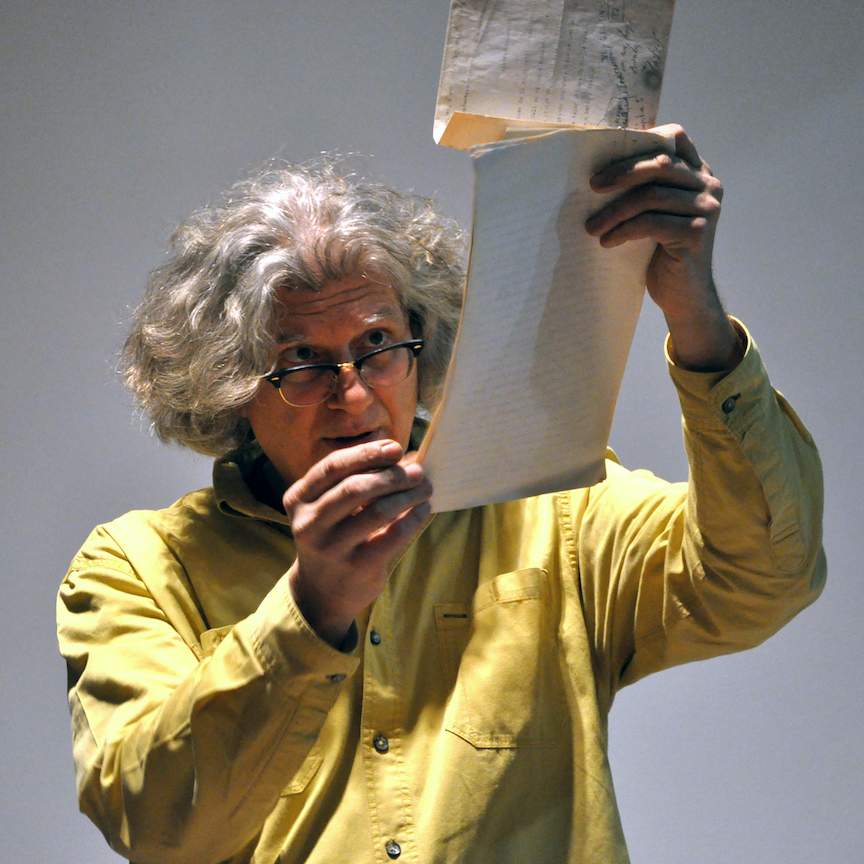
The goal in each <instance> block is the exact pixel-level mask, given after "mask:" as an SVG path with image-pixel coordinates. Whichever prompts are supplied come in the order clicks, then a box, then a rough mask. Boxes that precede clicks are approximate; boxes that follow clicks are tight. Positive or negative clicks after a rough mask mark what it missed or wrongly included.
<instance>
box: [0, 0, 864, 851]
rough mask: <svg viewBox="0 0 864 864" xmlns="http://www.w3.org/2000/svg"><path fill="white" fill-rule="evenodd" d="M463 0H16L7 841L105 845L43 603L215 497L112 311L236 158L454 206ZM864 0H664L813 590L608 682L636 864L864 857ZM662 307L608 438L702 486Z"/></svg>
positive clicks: (2, 214) (8, 145) (6, 62)
mask: <svg viewBox="0 0 864 864" xmlns="http://www.w3.org/2000/svg"><path fill="white" fill-rule="evenodd" d="M447 13H448V2H447V0H317V2H312V0H306V2H290V0H280V2H275V0H249V2H236V0H234V2H232V0H211V2H200V0H198V2H179V0H177V2H171V0H147V2H141V3H122V2H114V3H111V2H107V0H102V2H99V0H65V2H48V0H35V2H34V0H26V2H25V0H5V2H4V3H3V4H2V5H0V40H2V42H0V69H2V73H0V74H2V92H0V177H2V196H0V220H2V228H0V236H2V249H3V251H2V255H0V286H2V288H0V290H2V297H0V303H2V305H0V309H2V313H0V334H2V336H0V351H2V375H0V393H2V396H0V400H2V401H0V405H2V434H3V449H2V460H0V472H2V473H0V476H2V483H3V486H2V488H3V495H2V502H0V507H2V520H0V524H2V526H3V527H2V530H3V540H2V562H3V563H2V602H0V616H2V626H0V657H2V658H3V662H2V664H0V705H2V710H0V747H2V753H0V758H2V765H0V770H2V773H0V776H2V778H3V779H2V783H0V802H2V804H0V858H2V860H4V861H9V862H18V861H21V862H24V861H26V862H50V864H81V862H90V864H97V862H106V864H107V862H110V861H113V860H116V859H115V856H114V855H113V853H111V852H110V851H109V850H108V849H107V847H106V846H105V845H104V843H103V841H102V839H101V837H100V836H99V835H98V832H97V831H96V830H95V829H94V828H93V827H92V826H90V825H89V823H87V821H86V820H85V819H84V817H82V816H79V815H78V814H77V812H76V809H77V808H76V804H75V796H74V784H73V773H72V765H71V755H70V749H69V731H68V721H67V712H66V706H65V700H64V672H63V667H62V664H61V661H60V659H59V657H58V656H57V655H56V647H55V641H54V635H53V598H54V594H55V591H56V587H57V584H58V582H59V580H60V579H61V578H62V575H63V573H64V572H65V568H66V566H67V564H68V561H69V560H70V559H71V557H72V555H73V554H74V553H75V550H76V549H77V548H78V546H79V545H80V544H81V542H82V541H83V540H84V538H85V537H86V535H87V533H88V532H89V530H90V529H91V528H92V527H93V526H94V525H95V524H96V523H98V522H100V521H104V520H108V519H110V518H112V517H113V516H116V515H118V514H120V513H122V512H124V511H126V510H128V509H132V508H136V507H158V506H163V505H166V504H168V503H170V502H171V501H173V500H174V499H176V498H177V497H179V496H180V495H181V494H183V493H184V492H186V491H188V490H189V489H190V488H194V487H199V486H202V485H206V484H207V482H208V473H209V466H208V464H207V463H206V462H205V460H203V459H200V458H198V457H196V456H194V455H191V454H186V453H183V452H180V451H178V450H175V449H170V448H166V447H163V446H161V445H159V444H158V443H157V442H156V441H155V440H153V439H152V438H150V437H149V436H148V433H147V430H146V426H145V425H144V424H143V423H141V422H140V421H139V420H134V419H130V416H131V414H130V406H129V402H128V400H127V398H126V397H125V395H124V394H123V392H122V389H121V387H120V385H119V383H118V381H117V380H116V376H115V374H114V373H113V371H112V366H113V363H114V358H115V352H116V350H117V348H118V346H119V344H120V342H121V340H122V336H123V327H122V325H121V323H120V322H122V320H123V319H124V318H125V317H127V316H128V314H129V310H130V308H132V307H133V306H134V305H135V304H136V302H137V300H138V298H139V296H140V293H141V289H142V285H143V283H144V281H145V278H146V276H147V273H148V271H149V270H150V269H151V268H152V267H153V266H155V265H156V264H158V263H159V261H160V260H161V256H162V254H163V251H164V248H165V244H166V239H167V236H168V234H169V232H170V230H171V228H172V226H173V225H174V224H175V223H176V222H177V221H178V220H179V219H181V218H182V217H183V216H184V215H186V214H187V213H188V212H189V211H190V210H191V209H193V208H195V207H197V206H199V205H201V204H203V203H204V202H206V201H207V200H208V197H210V196H214V195H215V193H216V192H218V191H219V190H220V189H221V188H223V187H224V186H226V185H227V184H228V183H230V182H231V181H233V180H234V179H236V178H237V177H238V176H239V175H241V174H243V173H244V172H245V171H246V170H247V169H248V168H249V167H251V166H254V165H256V164H258V163H260V162H261V161H263V160H265V159H267V158H269V157H272V156H284V157H286V158H290V159H292V160H303V159H307V158H310V157H312V156H315V155H316V154H317V153H319V152H320V151H322V150H328V151H334V150H336V151H339V152H342V153H348V152H357V153H360V154H364V156H363V160H362V162H363V164H364V165H365V166H366V167H365V168H364V170H365V171H366V172H367V173H368V174H369V175H371V176H373V177H375V178H377V179H383V180H385V181H388V182H390V183H392V184H394V185H396V186H400V187H413V188H414V189H416V190H418V191H420V192H423V193H425V194H434V195H435V196H436V198H437V200H438V202H439V204H440V206H441V207H442V209H444V210H445V211H446V212H448V213H450V214H451V215H453V216H455V217H457V218H458V219H460V220H461V221H462V222H463V223H464V224H467V223H468V221H469V214H470V204H471V178H470V171H469V166H468V161H467V157H466V156H465V155H464V154H461V153H457V152H454V151H449V150H445V149H442V148H437V147H435V146H434V145H433V143H432V140H431V126H432V113H433V107H434V100H435V92H436V87H437V80H438V72H439V65H440V58H441V51H442V47H443V40H444V31H445V26H446V21H447ZM862 32H864V6H862V4H860V3H859V2H858V0H821V2H819V3H816V2H812V0H752V2H746V0H726V2H723V3H719V2H714V0H712V2H709V0H679V2H678V9H677V11H676V16H675V23H674V26H673V32H672V41H671V47H670V51H669V58H668V64H667V76H666V82H665V85H664V95H663V104H662V106H661V115H662V116H661V119H662V120H663V121H668V120H671V119H673V118H674V119H676V120H678V121H680V122H682V123H683V124H684V125H685V126H686V127H687V128H688V130H689V131H690V132H691V134H692V135H693V137H694V138H695V140H696V142H697V144H698V146H699V147H700V149H701V151H702V152H703V154H704V155H705V157H706V158H707V159H708V161H709V162H710V163H711V165H712V167H713V168H714V170H715V173H716V174H717V175H718V176H720V177H721V178H722V179H723V180H724V182H725V184H726V200H725V202H724V215H723V218H722V220H721V228H720V234H719V237H718V242H717V265H716V269H717V277H718V281H719V283H720V285H721V288H722V291H723V294H724V296H725V298H726V301H727V303H728V306H729V308H730V310H731V311H733V312H735V313H736V314H738V315H739V316H740V317H741V318H743V319H744V320H745V321H746V322H747V324H748V325H749V327H750V328H751V330H752V332H753V334H754V336H755V338H756V339H757V341H758V342H759V345H760V347H761V349H762V351H763V353H764V355H765V358H766V362H767V364H768V366H769V369H770V370H771V371H772V373H773V379H774V383H775V386H777V387H778V388H780V389H782V390H783V391H784V392H785V393H786V395H787V396H788V397H789V398H790V399H791V400H792V402H793V404H794V405H795V406H796V407H797V409H798V410H799V413H800V414H801V415H802V417H803V418H804V419H805V421H806V422H807V423H808V425H809V426H810V428H811V430H812V431H813V432H814V434H815V436H816V439H817V441H818V443H819V445H820V448H821V452H822V455H823V460H824V465H825V473H826V485H827V511H826V539H825V542H826V547H827V551H828V557H829V562H830V578H829V582H828V586H827V588H826V590H825V594H824V596H823V599H822V600H821V601H820V602H819V603H818V604H817V605H816V606H815V607H813V608H811V609H810V610H808V611H807V612H805V613H804V614H802V615H801V616H800V618H798V619H797V620H795V621H794V622H793V623H792V624H790V625H789V627H788V628H786V630H785V631H783V632H782V633H781V634H780V635H779V636H777V637H776V638H775V639H773V640H772V641H771V642H769V643H768V644H766V645H765V646H763V647H761V648H759V649H756V650H755V651H752V652H749V653H746V654H742V655H738V656H735V657H730V658H724V659H720V660H716V661H712V662H710V663H707V664H702V665H698V666H693V667H689V668H682V669H679V670H675V671H672V672H668V673H666V674H664V675H660V676H656V677H655V678H654V679H649V680H648V681H645V682H642V683H640V684H638V685H637V686H635V687H633V688H631V689H629V690H625V691H623V692H622V693H621V695H620V697H619V700H618V702H617V703H616V706H615V709H614V711H613V715H612V728H611V732H610V734H611V742H612V743H611V759H612V762H613V767H614V770H615V772H616V778H617V788H618V793H619V798H620V803H621V810H622V814H623V820H624V826H625V830H626V832H627V835H628V838H629V842H630V847H631V852H632V857H633V860H634V862H660V861H662V862H665V864H677V862H681V864H684V862H688V864H689V862H692V861H694V860H695V861H702V862H709V864H714V862H716V864H720V862H724V864H725V862H728V864H741V862H758V864H770V862H783V864H796V862H801V864H803V862H807V864H812V862H857V861H862V860H864V817H862V815H861V800H862V793H864V783H862V777H864V765H862V760H864V757H862V752H864V747H862V744H864V741H862V732H861V722H862V721H861V718H862V715H864V698H862V693H864V687H862V683H861V672H862V661H864V644H862V636H861V628H860V626H859V620H860V617H861V606H862V601H864V592H862V588H861V584H860V571H861V563H860V558H861V553H860V551H859V546H860V542H861V535H862V533H864V525H862V505H861V495H860V489H861V486H862V480H864V477H862V461H861V444H860V439H861V429H862V426H864V417H862V413H864V411H862V409H864V398H862V391H864V375H862V359H864V357H862V347H861V346H862V340H861V330H862V326H864V302H862V290H861V274H862V269H864V267H862V265H864V260H862V237H861V233H862V232H861V216H860V213H861V202H862V200H864V197H862V192H864V190H862V185H864V184H862V169H861V164H862V161H864V147H862V144H861V133H862V118H864V110H862V109H864V98H862V94H864V63H862V60H861V53H860V39H861V33H862ZM662 329H663V328H662V322H661V320H660V316H659V315H658V314H657V313H656V311H655V310H654V309H653V308H646V309H645V311H644V313H643V318H642V321H641V323H640V327H639V331H638V334H637V340H636V344H635V345H634V349H633V351H634V353H633V356H632V359H631V364H630V367H629V369H628V373H627V378H626V381H625V385H624V391H623V393H622V397H621V400H620V403H619V409H618V415H617V420H616V423H615V428H614V432H613V436H612V443H613V445H614V446H615V447H616V449H617V450H618V452H619V455H620V457H621V459H622V461H624V463H625V464H627V465H630V466H643V467H648V468H651V469H652V470H654V471H655V472H657V473H659V474H661V475H663V476H666V477H669V478H670V479H683V477H684V476H685V472H686V467H685V463H684V460H683V456H682V453H681V443H680V427H679V421H678V413H677V408H676V403H675V398H674V394H673V392H672V388H671V385H670V384H669V383H668V381H667V380H666V379H665V370H664V366H663V360H662V355H661V348H660V342H661V337H662Z"/></svg>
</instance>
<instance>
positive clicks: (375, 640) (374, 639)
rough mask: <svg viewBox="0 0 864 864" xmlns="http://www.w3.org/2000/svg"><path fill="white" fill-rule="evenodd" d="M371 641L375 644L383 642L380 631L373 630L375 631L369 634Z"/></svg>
mask: <svg viewBox="0 0 864 864" xmlns="http://www.w3.org/2000/svg"><path fill="white" fill-rule="evenodd" d="M369 641H370V642H371V643H372V644H373V645H380V644H381V634H380V633H378V631H377V630H373V631H372V632H371V633H370V634H369Z"/></svg>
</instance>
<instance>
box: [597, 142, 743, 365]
mask: <svg viewBox="0 0 864 864" xmlns="http://www.w3.org/2000/svg"><path fill="white" fill-rule="evenodd" d="M653 131H655V132H666V133H669V132H671V133H673V134H674V136H675V153H674V155H671V156H670V155H668V154H666V153H659V154H656V155H653V156H651V155H649V156H637V157H634V158H632V159H624V160H622V161H620V162H614V163H612V164H611V165H608V166H607V167H606V168H604V169H603V170H602V171H600V172H598V173H597V174H595V175H594V177H592V178H591V186H592V188H593V189H594V190H595V191H597V192H616V191H621V190H626V191H625V192H624V194H623V195H622V196H621V197H620V198H618V199H616V200H615V201H613V202H611V203H610V204H607V205H606V206H605V207H604V208H603V209H602V210H600V211H599V212H598V213H596V214H594V215H593V216H592V217H591V218H590V219H589V220H588V221H587V223H586V225H585V228H586V230H587V231H588V233H589V234H592V235H594V236H596V237H599V238H600V244H601V245H602V246H604V247H607V248H608V247H612V246H619V245H620V244H622V243H626V242H627V241H628V240H638V239H643V238H650V239H651V240H654V241H655V242H656V243H657V244H658V246H657V249H656V251H655V253H654V257H653V258H652V259H651V263H650V265H649V267H648V275H647V286H648V293H649V294H650V295H651V298H652V299H653V300H654V302H655V303H656V304H657V305H658V306H659V307H660V308H661V309H662V310H663V314H664V315H665V316H666V322H667V324H668V325H669V333H670V334H671V337H672V345H673V347H674V351H675V359H676V362H677V363H678V364H679V365H681V366H684V367H685V368H690V369H698V370H703V371H709V370H717V371H719V370H722V369H730V368H732V367H734V365H735V364H736V363H737V361H738V360H739V359H740V357H739V356H738V352H739V346H738V337H737V335H736V333H735V330H734V328H733V327H732V325H731V323H730V321H729V319H728V317H727V316H726V313H725V312H724V311H723V307H722V305H721V303H720V299H719V297H718V296H717V290H716V288H715V286H714V280H713V278H712V275H711V256H712V251H713V246H714V233H715V231H716V228H717V220H718V218H719V216H720V201H721V199H722V197H723V186H722V185H721V183H720V181H719V180H717V179H716V178H715V177H714V175H713V174H712V173H711V169H710V168H709V167H708V165H707V164H706V163H705V161H704V160H703V159H702V158H701V157H700V156H699V153H698V152H697V151H696V148H695V147H694V146H693V142H692V141H691V140H690V139H689V138H688V137H687V133H686V132H685V131H684V130H683V129H682V128H681V127H680V126H660V127H658V128H657V129H655V130H653Z"/></svg>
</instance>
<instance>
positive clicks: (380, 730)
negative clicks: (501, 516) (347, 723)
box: [361, 590, 414, 861]
mask: <svg viewBox="0 0 864 864" xmlns="http://www.w3.org/2000/svg"><path fill="white" fill-rule="evenodd" d="M376 619H377V621H378V622H381V621H389V620H390V596H389V591H387V590H385V592H384V594H382V595H381V597H379V598H378V600H377V601H376V604H375V606H374V607H373V610H372V614H371V615H370V621H369V623H368V629H367V633H368V641H367V642H366V650H365V651H364V664H363V709H362V715H361V716H362V719H361V723H362V739H361V740H362V744H361V747H362V749H363V762H364V768H365V775H366V783H367V792H368V801H369V806H370V813H369V816H370V820H369V821H370V827H371V828H372V840H373V842H374V844H375V846H376V847H377V849H378V850H379V851H378V854H379V855H380V850H381V849H382V848H383V849H384V851H385V852H386V853H387V856H388V857H389V858H390V859H395V858H399V859H400V861H401V860H410V861H413V860H414V857H413V855H412V854H409V850H410V849H411V848H413V847H412V846H411V842H412V837H411V834H412V830H413V821H414V820H413V816H412V813H411V803H410V799H409V797H408V795H409V793H408V778H407V776H406V773H405V765H404V754H403V753H402V750H401V739H400V735H401V734H402V733H401V729H402V724H403V722H404V721H403V712H404V708H403V705H402V692H401V685H402V681H401V676H400V669H399V665H398V656H397V655H396V654H395V653H394V651H393V650H392V646H393V645H394V644H398V639H393V638H392V633H391V631H390V629H388V628H384V631H383V632H385V633H386V635H387V636H388V639H386V640H385V639H383V637H382V630H381V629H380V624H379V627H377V628H376V627H375V626H374V623H373V622H375V621H376ZM406 844H407V845H406Z"/></svg>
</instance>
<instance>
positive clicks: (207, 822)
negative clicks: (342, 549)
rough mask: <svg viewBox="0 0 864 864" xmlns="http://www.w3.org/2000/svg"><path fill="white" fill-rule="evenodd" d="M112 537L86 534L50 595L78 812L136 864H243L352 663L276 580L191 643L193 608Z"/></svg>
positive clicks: (107, 530)
mask: <svg viewBox="0 0 864 864" xmlns="http://www.w3.org/2000/svg"><path fill="white" fill-rule="evenodd" d="M124 518H125V517H124ZM116 533H117V532H116V531H112V526H105V527H102V528H99V529H97V530H96V531H95V532H94V533H93V534H92V535H91V537H90V539H89V540H88V541H87V543H86V544H85V546H84V547H83V549H82V550H81V552H80V553H79V555H78V556H77V557H76V559H75V561H74V562H73V564H72V567H71V569H70V571H69V573H68V575H67V577H66V579H65V581H64V582H63V585H62V587H61V589H60V594H59V598H58V622H59V631H58V632H59V641H60V650H61V653H62V654H63V655H64V656H65V657H66V660H67V665H68V669H69V703H70V708H71V713H72V725H73V739H74V743H73V746H74V757H75V764H76V771H77V780H78V792H79V801H80V806H81V809H82V811H83V812H84V813H86V814H87V815H88V816H89V817H90V818H91V819H92V820H93V821H94V822H95V823H96V824H97V825H98V826H99V828H100V829H101V830H102V831H103V833H104V834H105V836H106V838H107V839H108V842H109V843H110V845H111V846H112V847H113V848H114V849H115V850H116V851H117V852H119V853H120V854H121V855H124V856H126V857H128V858H131V859H132V860H134V861H136V862H140V864H150V862H154V864H155V862H159V864H162V862H184V864H188V862H193V861H196V862H197V861H201V862H211V861H226V860H229V859H230V860H234V859H233V858H232V856H235V855H237V856H239V858H242V859H243V860H245V857H244V855H243V854H242V850H243V849H244V847H245V846H247V844H250V843H253V842H254V839H255V837H256V835H257V834H258V832H259V831H260V829H261V826H262V824H263V823H264V820H265V819H266V817H267V815H268V814H269V813H270V811H271V810H272V809H273V807H274V805H275V803H276V801H277V800H278V797H279V794H280V792H281V791H282V789H283V787H284V786H285V785H286V784H287V783H288V782H289V781H290V780H291V778H292V777H293V776H294V775H295V774H296V773H297V771H298V770H299V769H300V768H301V765H302V764H303V762H304V759H305V758H306V756H307V755H308V754H309V751H310V749H311V748H312V746H313V744H314V743H315V741H316V739H317V737H318V734H319V732H320V729H321V727H322V725H323V723H324V720H325V718H326V716H327V714H328V712H329V710H330V708H331V707H332V705H333V703H334V702H335V700H336V697H337V696H338V694H339V691H340V687H341V686H342V685H341V682H342V681H344V680H345V678H346V677H347V676H349V675H351V674H352V673H353V672H354V671H355V670H356V668H357V665H358V663H359V661H358V660H357V659H356V658H354V657H353V656H350V655H349V654H345V653H342V652H340V651H337V650H335V649H333V648H331V647H330V646H329V645H327V644H326V643H324V642H323V641H322V640H320V639H319V638H318V637H317V635H316V634H315V633H314V632H313V631H312V630H311V628H310V627H309V626H308V624H307V623H306V622H305V620H304V619H303V617H302V615H301V614H300V612H299V611H298V609H297V607H296V606H295V604H294V602H293V598H292V596H291V592H290V589H289V588H288V584H287V578H285V577H283V578H282V579H280V580H279V581H278V583H277V584H276V585H275V587H274V588H273V589H272V590H271V591H270V593H269V594H268V595H267V596H266V597H265V598H264V600H263V601H262V603H261V604H260V606H259V608H258V609H257V611H256V612H254V613H253V614H252V615H250V616H249V617H248V618H246V619H244V620H242V621H240V622H239V623H237V624H236V625H234V626H233V627H232V628H230V632H227V634H226V635H225V636H224V638H223V639H222V640H221V641H220V642H218V644H216V640H212V645H211V646H210V647H209V648H208V646H207V645H206V644H205V647H203V648H202V646H201V645H200V643H199V642H198V641H197V640H198V638H199V637H200V635H201V630H202V629H203V628H202V626H201V625H202V622H200V620H199V621H196V620H195V619H196V615H197V613H196V611H195V609H194V604H191V601H188V597H187V602H186V605H185V607H184V604H183V602H178V601H176V598H175V599H174V600H172V599H171V598H170V597H162V596H159V597H158V599H157V597H156V596H154V593H153V592H152V591H151V590H149V589H148V587H147V579H146V578H142V574H141V573H140V572H138V570H137V569H136V567H133V565H132V564H130V561H129V560H128V558H127V556H126V554H125V552H124V548H123V546H122V545H121V544H120V543H119V542H118V541H117V540H116V538H115V536H114V534H116ZM163 557H164V558H165V559H166V560H164V561H161V562H160V566H161V565H164V566H166V567H169V568H170V567H172V566H174V567H176V568H178V570H181V571H182V567H180V565H179V563H177V562H176V561H175V562H174V563H173V564H172V563H171V561H170V560H167V559H168V558H169V557H170V556H167V555H164V556H163ZM136 566H139V565H137V564H136ZM181 576H182V573H178V574H177V577H178V580H179V579H180V577H181ZM175 581H177V580H175ZM177 584H179V581H178V583H177ZM157 593H158V592H157ZM177 593H178V595H183V592H177ZM225 629H226V630H227V629H228V628H225ZM220 635H222V634H220ZM207 641H208V640H205V643H206V642H207ZM211 649H212V651H211Z"/></svg>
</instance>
